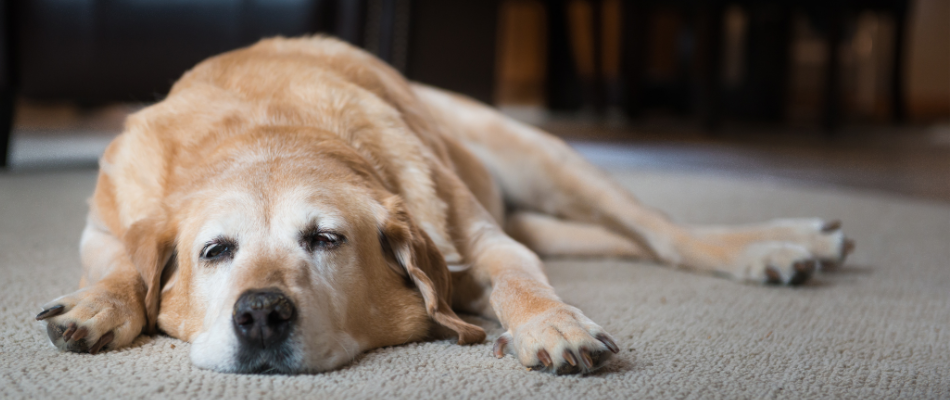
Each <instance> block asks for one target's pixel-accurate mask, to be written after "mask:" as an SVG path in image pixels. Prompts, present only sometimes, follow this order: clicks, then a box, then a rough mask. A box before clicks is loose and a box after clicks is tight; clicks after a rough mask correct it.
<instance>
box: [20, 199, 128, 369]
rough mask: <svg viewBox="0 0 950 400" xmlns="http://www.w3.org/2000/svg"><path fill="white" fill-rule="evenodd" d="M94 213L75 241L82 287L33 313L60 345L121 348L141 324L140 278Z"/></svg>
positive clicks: (82, 350)
mask: <svg viewBox="0 0 950 400" xmlns="http://www.w3.org/2000/svg"><path fill="white" fill-rule="evenodd" d="M93 219H94V218H93V217H90V219H89V222H87V224H86V229H85V230H84V231H83V235H82V241H81V244H80V247H81V253H82V261H83V271H84V272H83V278H82V281H81V282H80V286H82V288H81V289H79V290H78V291H76V292H73V293H70V294H68V295H65V296H62V297H59V298H57V299H55V300H53V301H51V302H49V303H47V304H45V305H44V306H43V311H42V312H41V313H40V314H39V315H37V316H36V319H37V320H41V321H43V322H44V323H45V324H46V332H47V334H48V335H49V338H50V341H51V342H52V344H53V346H55V347H57V348H59V349H60V350H68V351H72V352H77V353H87V352H88V353H92V354H96V353H98V352H100V351H103V350H108V349H116V348H120V347H123V346H126V345H128V344H130V343H132V341H133V340H134V339H135V338H136V337H137V336H138V335H139V334H141V333H142V328H143V327H144V326H145V309H144V308H143V304H144V298H145V292H146V286H145V283H144V282H142V279H141V277H140V275H139V273H138V272H137V271H136V269H135V267H134V266H133V264H132V261H131V260H130V259H129V256H128V254H127V253H126V251H125V248H124V247H123V245H122V242H121V241H119V240H118V239H117V238H115V237H114V236H112V235H111V234H110V233H109V232H108V231H106V230H105V229H104V228H100V227H98V226H97V224H96V223H95V222H94V220H93Z"/></svg>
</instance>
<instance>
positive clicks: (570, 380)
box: [0, 170, 950, 399]
mask: <svg viewBox="0 0 950 400" xmlns="http://www.w3.org/2000/svg"><path fill="white" fill-rule="evenodd" d="M614 173H615V175H616V176H617V178H618V179H619V180H620V181H621V182H623V184H624V185H626V186H627V187H629V188H631V189H633V190H634V192H635V193H637V194H638V196H639V197H640V198H641V199H642V200H643V201H644V202H646V203H647V204H653V205H658V206H661V207H662V208H663V209H664V210H666V211H667V212H669V214H670V215H673V216H675V218H676V219H677V220H679V221H685V222H689V223H746V222H755V221H759V220H765V219H769V218H772V217H777V216H789V217H794V216H819V217H826V218H841V219H843V220H844V223H845V224H844V226H845V229H846V232H847V233H848V234H849V236H851V237H853V238H855V239H856V241H857V245H858V246H857V252H856V253H855V254H854V255H853V257H852V258H851V259H850V260H849V261H850V262H849V264H848V265H847V266H845V267H844V268H841V269H840V270H838V271H837V272H834V273H825V274H822V275H819V276H818V277H817V279H816V280H815V281H813V282H812V283H810V284H808V285H806V286H804V287H800V288H780V287H761V286H754V285H743V284H736V283H733V282H730V281H726V280H723V279H718V278H714V277H709V276H703V275H697V274H692V273H687V272H683V271H675V270H671V269H665V268H659V267H656V266H654V265H650V264H649V263H641V262H632V261H625V260H565V259H561V260H548V261H547V262H546V265H547V270H548V274H549V276H550V278H551V282H552V284H553V285H554V286H555V288H556V289H557V290H558V292H559V293H560V295H561V296H562V297H563V299H564V300H565V301H567V302H568V303H570V304H573V305H576V306H578V307H580V308H581V309H582V310H584V311H585V312H586V314H587V315H588V316H589V317H590V318H591V319H593V320H594V321H596V322H598V323H600V324H601V325H602V326H603V327H604V328H605V329H607V331H609V332H610V333H612V334H613V336H614V337H615V338H616V340H617V343H618V344H619V345H620V347H621V352H620V354H619V355H617V356H616V357H615V358H614V359H613V360H612V361H611V362H610V363H609V364H608V365H607V367H605V368H604V369H603V370H602V371H601V372H600V373H598V374H596V375H593V376H587V377H577V376H571V377H556V376H551V375H545V374H542V373H537V372H530V371H526V370H525V368H523V367H521V366H520V365H519V363H518V362H517V361H516V360H515V359H514V358H513V357H511V356H508V357H506V358H504V359H500V360H499V359H495V358H494V357H492V356H490V352H491V344H490V343H486V344H482V345H475V346H466V347H463V346H458V345H455V344H453V343H452V341H448V340H446V341H436V342H428V343H416V344H410V345H405V346H398V347H393V348H384V349H379V350H376V351H372V352H369V353H367V354H364V355H363V356H361V357H359V358H358V359H357V360H356V361H354V362H353V363H351V364H350V365H348V366H346V367H345V368H343V369H341V370H337V371H333V372H328V373H323V374H316V375H302V376H259V375H228V374H220V373H215V372H210V371H205V370H200V369H197V368H195V367H193V366H192V365H191V363H190V362H189V359H188V350H189V345H188V344H187V343H184V342H181V341H178V340H176V339H171V338H168V337H141V338H139V339H138V340H137V341H136V342H135V344H134V345H133V346H132V347H131V348H127V349H122V350H119V351H111V352H107V353H103V354H100V355H97V356H90V355H78V354H69V353H61V352H58V351H56V350H54V349H53V348H52V347H51V346H50V345H49V344H48V341H47V338H46V334H45V333H44V332H43V331H42V330H41V329H40V325H39V324H38V323H37V322H34V321H33V316H34V315H36V313H37V312H39V311H40V309H39V305H40V304H42V303H44V302H46V301H49V300H51V299H53V298H55V297H57V296H59V295H62V294H65V293H68V292H71V291H73V290H75V289H76V285H77V283H78V281H79V275H80V267H79V254H78V249H77V247H78V245H77V244H78V241H79V234H80V232H81V229H82V227H83V223H84V216H85V213H86V205H85V199H86V197H88V196H89V195H90V194H91V193H92V189H93V186H94V184H95V174H94V172H93V171H91V170H86V171H70V172H34V173H6V174H0V398H54V397H55V398H62V399H82V398H90V399H104V398H211V397H224V398H304V397H306V398H366V399H377V398H395V397H399V398H413V399H427V398H439V399H442V398H456V397H457V398H572V399H580V398H613V399H620V398H687V397H688V398H791V399H798V398H840V399H845V398H854V399H866V398H944V399H946V398H950V265H948V264H950V205H947V204H943V203H935V202H924V201H918V200H912V199H907V198H900V197H893V196H888V195H883V194H877V193H872V192H858V191H842V190H839V189H833V188H816V187H802V186H792V185H785V184H782V185H780V184H776V183H774V182H769V181H748V180H739V179H734V178H726V177H721V176H712V175H697V174H681V173H672V172H657V171H639V172H631V171H626V172H625V171H614ZM472 320H473V321H476V320H475V319H472ZM476 322H479V323H480V324H482V325H483V326H485V327H486V328H487V329H488V332H489V339H494V338H495V337H497V336H498V335H499V334H501V331H500V329H499V327H498V326H497V325H496V324H494V323H492V322H489V321H476Z"/></svg>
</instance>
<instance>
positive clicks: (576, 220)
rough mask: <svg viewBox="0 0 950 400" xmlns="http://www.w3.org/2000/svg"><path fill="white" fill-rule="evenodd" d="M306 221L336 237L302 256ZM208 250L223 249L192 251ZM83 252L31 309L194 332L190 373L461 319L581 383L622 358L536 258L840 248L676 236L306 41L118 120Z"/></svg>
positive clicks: (525, 134)
mask: <svg viewBox="0 0 950 400" xmlns="http://www.w3.org/2000/svg"><path fill="white" fill-rule="evenodd" d="M503 227H504V228H503ZM311 230H316V231H319V232H321V234H324V233H326V234H332V235H338V236H334V237H340V238H345V240H342V241H341V243H338V244H334V245H333V247H326V248H320V249H317V250H313V249H311V248H310V247H307V246H304V245H302V244H301V243H303V242H302V240H303V239H301V237H303V236H301V235H308V234H309V233H308V232H310V231H311ZM506 231H507V233H506ZM509 234H510V236H509ZM307 237H309V236H307ZM512 237H514V238H515V239H517V241H516V240H514V239H512ZM213 243H224V244H227V246H228V247H227V249H228V251H229V253H227V254H228V257H229V258H225V259H219V260H210V259H207V258H204V257H203V256H202V251H203V250H202V249H206V248H208V246H210V245H211V244H213ZM526 246H527V247H526ZM81 247H82V255H83V265H84V274H83V279H82V282H81V286H82V289H80V291H78V292H76V293H73V294H69V295H66V296H63V297H61V298H59V299H56V300H55V301H53V302H51V303H49V304H47V306H46V307H45V309H46V311H44V312H43V313H41V315H40V316H38V319H42V320H45V321H47V323H48V325H47V326H48V332H49V334H50V338H51V340H52V342H53V344H54V345H56V346H57V347H59V348H61V349H66V350H71V351H80V352H86V351H88V352H92V353H96V352H98V351H100V350H102V349H115V348H120V347H122V346H125V345H127V344H129V343H131V342H132V340H133V339H134V338H135V337H136V336H137V335H139V334H140V333H141V332H142V331H143V330H146V331H152V330H154V329H156V328H157V329H159V330H161V331H162V332H165V333H167V334H169V335H171V336H174V337H177V338H180V339H182V340H186V341H189V342H192V350H191V352H192V353H191V356H192V360H193V361H194V362H195V363H196V364H197V365H199V366H201V367H205V368H212V369H216V370H221V371H259V370H266V369H268V368H269V369H271V370H276V371H280V372H300V371H322V370H327V369H332V368H336V367H338V366H340V365H343V364H345V363H346V362H349V361H350V360H352V359H353V357H354V356H355V355H356V354H358V353H359V352H361V351H365V350H367V349H372V348H376V347H380V346H388V345H396V344H402V343H407V342H411V341H416V340H422V339H425V338H430V337H436V336H444V335H452V336H456V337H458V342H459V343H460V344H470V343H481V342H482V341H484V340H485V332H484V331H483V330H482V329H481V328H479V327H476V326H474V325H471V324H469V323H466V322H464V321H463V320H461V319H460V318H459V317H458V316H457V315H456V314H455V312H454V311H453V309H455V310H460V311H465V312H470V313H478V314H481V315H484V316H488V317H493V318H497V319H498V320H499V321H500V322H501V323H502V325H503V326H504V327H505V329H507V332H506V333H505V335H503V336H502V337H501V338H499V339H498V341H497V342H496V346H495V351H494V352H495V354H496V355H497V356H503V355H504V354H505V353H511V354H514V355H516V356H517V357H518V358H519V360H520V361H521V362H522V363H523V364H524V365H526V366H529V367H536V368H539V369H544V370H548V371H552V372H558V373H576V372H588V371H591V370H594V369H596V368H598V367H599V366H601V365H603V363H604V362H605V361H606V360H607V359H608V358H609V356H610V354H611V352H612V351H613V352H615V351H616V349H617V346H616V344H614V342H613V339H611V338H610V336H609V335H608V334H607V333H606V332H605V331H604V330H603V329H602V328H601V327H600V326H598V325H597V324H595V323H594V322H592V321H590V320H589V319H588V318H587V317H585V316H584V315H583V313H582V312H581V311H580V310H578V309H576V308H574V307H571V306H568V305H566V304H564V303H563V302H562V301H561V300H560V299H559V298H558V297H557V295H556V294H555V293H554V291H553V289H552V288H551V286H550V285H549V284H548V283H547V279H546V278H545V276H544V273H543V270H542V264H541V261H540V259H539V257H538V256H537V255H536V252H537V253H540V254H547V255H617V256H635V257H644V258H649V259H653V260H656V261H657V262H659V263H662V264H666V265H681V266H686V267H690V268H693V269H697V270H705V271H715V272H719V273H721V274H724V275H727V276H731V277H733V278H735V279H739V280H751V281H757V282H765V281H775V282H778V283H799V282H800V281H802V280H804V279H806V278H807V277H808V275H809V274H810V273H811V271H812V270H814V269H815V268H816V267H817V266H818V264H819V263H820V262H824V263H825V264H828V263H832V262H840V261H841V260H842V259H843V257H844V255H845V253H846V252H847V250H848V249H849V243H848V242H847V241H846V240H845V239H844V236H843V234H842V233H841V231H840V229H838V226H837V225H836V224H835V223H827V222H825V221H821V220H817V219H801V220H775V221H772V222H769V223H765V224H761V225H756V226H750V227H697V228H694V227H684V226H680V225H677V224H674V223H672V222H671V221H670V220H669V219H667V218H666V217H665V216H663V215H662V214H660V213H658V212H656V211H653V210H650V209H648V208H646V207H644V206H642V205H640V204H638V203H637V202H636V200H635V199H634V198H633V197H632V196H631V195H629V194H628V193H627V192H625V191H624V190H623V189H622V188H620V187H619V186H618V185H616V184H614V183H613V182H611V181H610V179H609V178H607V177H606V175H605V174H603V173H601V172H600V171H598V170H597V169H596V168H594V167H592V166H590V165H589V164H587V163H586V162H585V161H583V160H582V159H581V158H580V157H579V156H577V155H576V154H575V153H573V152H572V151H571V150H570V149H569V147H567V146H566V145H565V144H564V143H563V142H561V141H559V140H557V139H555V138H553V137H551V136H549V135H547V134H545V133H543V132H540V131H538V130H536V129H534V128H531V127H527V126H524V125H521V124H518V123H516V122H514V121H511V120H509V119H507V118H505V117H503V116H501V115H500V114H498V113H496V112H494V111H493V110H491V109H489V108H487V107H485V106H482V105H480V104H477V103H475V102H473V101H471V100H468V99H465V98H462V97H460V96H456V95H452V94H449V93H445V92H442V91H439V90H436V89H432V88H428V87H424V86H419V85H412V84H409V83H408V82H406V81H405V80H404V79H403V78H402V77H401V76H399V74H397V73H396V72H395V71H393V70H392V69H391V68H389V67H388V66H386V65H385V64H384V63H382V62H380V61H379V60H377V59H375V58H374V57H372V56H371V55H369V54H367V53H364V52H362V51H360V50H358V49H355V48H352V47H350V46H348V45H346V44H344V43H342V42H339V41H336V40H333V39H328V38H321V37H314V38H303V39H280V38H278V39H270V40H264V41H262V42H260V43H258V44H256V45H254V46H252V47H249V48H246V49H241V50H236V51H232V52H229V53H225V54H223V55H220V56H217V57H213V58H211V59H209V60H207V61H204V62H202V63H201V64H199V65H198V66H196V67H195V68H194V69H192V70H191V71H189V72H188V73H186V74H185V75H184V76H183V77H182V78H181V79H180V80H179V81H178V82H177V83H176V84H175V85H174V87H173V88H172V90H171V92H170V93H169V95H168V97H167V98H166V99H165V100H163V101H161V102H159V103H157V104H155V105H153V106H151V107H148V108H146V109H144V110H142V111H140V112H138V113H136V114H134V115H132V116H130V117H129V119H128V121H127V123H126V128H125V131H124V133H123V134H122V135H121V136H120V137H118V138H117V139H116V140H115V141H114V142H113V143H112V144H111V145H110V146H109V148H108V149H107V150H106V152H105V154H104V155H103V157H102V160H101V170H100V174H99V180H98V184H97V186H96V191H95V194H94V195H93V197H92V200H91V202H90V213H89V223H88V226H87V228H86V231H85V232H84V234H83V239H82V246H81ZM529 247H530V249H529ZM532 250H534V251H532ZM264 288H275V289H276V290H280V291H281V292H282V293H285V294H287V297H288V298H289V299H291V301H292V302H293V303H295V304H297V313H298V314H299V316H298V317H297V320H296V321H295V325H294V328H293V333H292V334H291V336H290V338H289V339H288V341H289V342H288V343H289V344H287V350H286V352H284V353H281V354H278V355H272V356H268V357H270V358H266V357H265V358H266V359H265V358H262V359H261V360H260V361H259V360H256V359H255V360H247V359H242V358H241V357H240V356H238V355H239V354H240V352H239V350H235V349H236V348H238V347H240V345H239V344H237V342H236V341H235V340H236V339H234V337H233V336H234V335H235V334H234V332H233V328H232V327H231V324H232V323H233V322H232V318H233V317H232V312H233V311H232V309H234V307H235V302H236V301H238V298H239V296H241V295H242V293H246V292H247V291H248V290H255V289H264ZM262 357H263V356H262Z"/></svg>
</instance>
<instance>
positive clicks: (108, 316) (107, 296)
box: [36, 286, 145, 354]
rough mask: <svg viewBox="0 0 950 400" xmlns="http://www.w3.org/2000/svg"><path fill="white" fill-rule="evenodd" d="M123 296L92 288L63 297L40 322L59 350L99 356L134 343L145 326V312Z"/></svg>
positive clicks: (50, 305)
mask: <svg viewBox="0 0 950 400" xmlns="http://www.w3.org/2000/svg"><path fill="white" fill-rule="evenodd" d="M129 303H130V301H129V300H127V299H125V298H123V296H119V295H116V294H114V293H110V292H109V291H108V290H106V289H105V288H103V287H99V286H92V287H88V288H84V289H80V290H78V291H76V292H74V293H71V294H68V295H66V296H63V297H60V298H58V299H56V300H54V301H52V302H50V303H48V304H47V305H46V306H44V307H43V311H42V312H40V313H39V314H37V315H36V320H37V321H42V322H43V323H45V324H46V334H47V335H48V336H49V339H50V342H51V343H52V344H53V346H55V347H56V348H58V349H60V350H65V351H71V352H74V353H90V354H97V353H99V352H101V351H103V350H112V349H117V348H120V347H123V346H126V345H128V344H129V343H132V341H133V340H134V339H135V337H136V336H138V335H139V334H140V333H141V332H142V327H143V326H145V315H144V310H143V309H141V307H140V306H137V305H136V304H134V303H133V304H129Z"/></svg>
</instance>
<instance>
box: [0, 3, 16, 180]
mask: <svg viewBox="0 0 950 400" xmlns="http://www.w3.org/2000/svg"><path fill="white" fill-rule="evenodd" d="M11 3H13V2H11V1H4V2H0V168H6V167H7V164H8V162H9V155H10V134H11V132H12V131H13V105H14V101H13V100H14V98H15V91H14V84H13V83H14V74H13V71H14V67H15V65H14V63H13V54H14V52H13V45H14V43H13V26H11V25H12V22H13V18H12V15H13V10H11V8H12V7H13V6H12V5H11Z"/></svg>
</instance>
